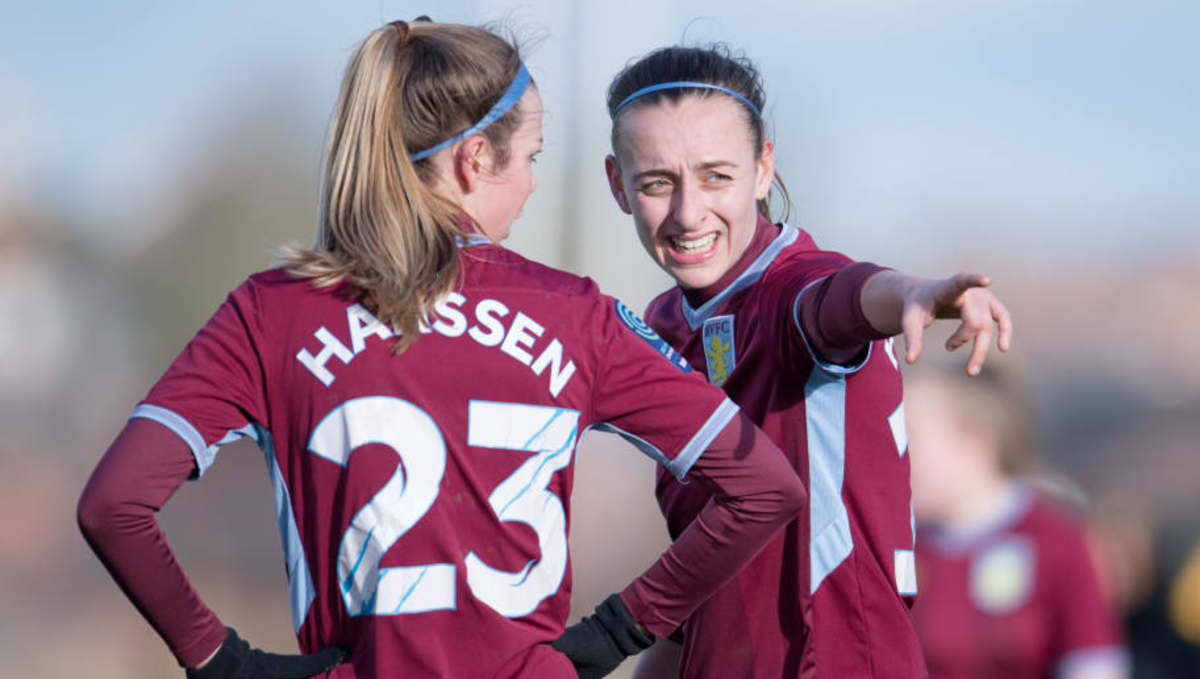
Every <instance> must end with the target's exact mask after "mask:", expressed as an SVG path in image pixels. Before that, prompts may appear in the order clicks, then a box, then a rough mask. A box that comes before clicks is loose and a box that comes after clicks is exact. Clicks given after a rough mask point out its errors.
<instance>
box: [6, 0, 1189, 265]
mask: <svg viewBox="0 0 1200 679" xmlns="http://www.w3.org/2000/svg"><path fill="white" fill-rule="evenodd" d="M7 4H8V5H9V6H8V7H5V8H4V17H5V20H4V22H3V24H2V25H0V88H2V89H3V91H4V101H5V105H4V107H3V109H4V110H3V111H2V112H0V180H3V181H4V182H5V183H6V184H8V186H9V187H10V188H9V191H10V192H11V191H13V190H14V188H13V187H15V191H17V192H19V193H21V194H22V195H24V196H27V197H32V198H33V199H34V200H37V201H40V202H42V203H44V204H47V205H49V206H51V207H49V208H48V209H50V210H52V211H58V212H61V213H62V214H64V215H66V216H68V217H70V218H73V219H74V220H75V221H78V222H81V223H94V224H104V223H121V224H125V225H126V227H127V228H128V237H130V238H136V237H138V236H139V233H140V229H144V228H153V227H150V226H145V225H144V224H143V226H136V225H138V224H139V223H144V222H146V221H147V220H148V218H147V217H146V213H147V211H149V212H153V203H154V196H169V195H170V192H171V190H172V183H173V181H174V179H175V178H176V177H177V173H178V172H179V169H178V168H180V167H187V166H188V163H189V156H190V155H191V154H193V153H194V152H195V151H196V149H197V147H202V146H203V145H204V144H205V143H206V142H207V140H208V139H209V138H210V137H211V135H213V134H214V133H215V132H214V131H215V130H217V129H220V128H221V126H222V125H225V124H227V123H228V121H229V119H230V118H231V117H235V116H237V115H239V111H241V110H243V109H242V108H241V107H242V106H243V104H244V102H243V101H240V100H245V99H252V98H253V97H254V96H257V95H261V93H262V92H264V91H276V90H277V91H280V92H285V93H286V96H287V98H288V99H287V100H288V101H289V102H291V104H292V105H293V110H291V111H290V116H289V117H288V118H287V123H288V124H290V125H295V126H296V130H295V134H296V138H297V143H298V144H300V145H301V146H302V147H303V149H304V150H305V153H308V154H309V155H319V151H320V146H321V141H322V134H323V130H324V125H325V120H326V118H327V116H328V110H329V108H330V106H331V104H332V101H333V97H334V94H335V91H336V87H337V83H338V78H339V75H340V72H341V69H342V67H343V65H344V63H345V60H346V58H347V57H348V55H349V53H350V51H351V49H352V48H353V46H354V44H355V42H356V41H357V40H358V39H359V38H361V36H362V35H364V34H365V33H366V31H368V30H369V29H371V28H372V27H374V26H376V25H378V24H379V23H381V22H382V21H384V20H388V19H392V18H396V17H409V18H411V17H412V16H414V15H416V14H418V13H421V12H422V11H432V10H428V9H422V5H418V4H416V3H397V2H369V3H367V2H362V3H359V2H342V3H331V2H330V3H321V2H312V1H301V2H287V3H283V2H257V3H232V2H207V3H151V2H130V1H121V2H108V3H71V2H54V1H43V2H40V3H7ZM437 5H438V7H439V9H438V10H437V11H436V12H433V13H434V14H435V18H437V19H439V20H456V21H467V22H472V23H478V22H480V21H484V20H489V19H495V18H497V17H505V18H508V19H509V21H510V22H511V23H514V24H515V25H518V26H520V27H523V28H527V29H532V30H534V31H538V32H541V33H542V34H543V35H544V39H543V40H542V41H541V42H540V43H539V45H538V46H537V48H536V49H535V50H534V51H533V52H532V53H531V55H530V56H529V61H530V65H531V68H532V69H533V71H534V74H535V77H538V78H539V82H540V83H541V85H542V88H543V94H544V96H545V98H546V100H547V104H548V107H549V109H550V118H548V123H547V142H548V143H547V156H548V157H547V158H546V163H545V164H543V166H542V168H543V169H542V172H546V171H547V168H546V166H547V165H549V173H550V174H552V175H553V177H552V178H551V181H550V182H549V184H550V185H551V187H552V188H551V191H549V192H547V191H543V192H542V193H541V194H539V195H535V197H534V199H533V201H532V202H531V204H530V207H529V209H527V211H526V213H527V219H531V220H535V221H536V220H538V219H548V218H550V217H548V216H549V215H556V216H562V215H566V216H567V218H568V219H571V215H575V216H576V217H578V218H581V219H583V220H584V221H587V222H588V223H587V224H585V225H584V226H582V227H580V228H582V229H584V231H585V235H584V236H583V241H582V243H583V246H587V244H588V243H590V242H592V241H589V238H592V240H595V239H598V238H601V237H602V234H604V233H605V231H606V230H607V229H609V228H611V227H609V226H607V224H608V223H609V222H614V223H621V220H622V219H623V217H622V216H621V215H620V214H619V213H618V212H616V210H615V209H614V208H611V206H610V205H608V204H609V203H611V200H610V199H609V198H608V197H607V189H606V187H605V186H604V183H603V179H602V177H601V175H600V172H599V167H600V163H601V159H602V157H603V154H604V152H605V145H606V139H607V133H608V130H607V126H606V119H605V117H604V115H603V110H602V107H603V90H604V87H605V86H606V85H607V80H608V78H609V77H611V75H612V74H613V73H615V71H616V70H617V69H618V68H620V66H621V65H623V64H624V63H625V62H626V61H627V60H628V59H629V58H631V57H633V56H636V55H638V54H641V53H643V52H645V51H647V50H649V49H651V48H653V47H654V46H657V45H660V44H664V43H668V42H673V41H676V40H678V39H680V38H681V37H682V38H685V39H687V40H689V41H706V40H712V39H720V40H725V41H728V42H730V43H732V44H734V45H736V46H740V47H744V48H746V49H747V51H748V52H749V53H750V56H751V57H753V58H754V59H755V60H756V61H757V62H758V63H759V64H760V66H761V68H762V70H763V72H764V75H765V78H766V83H767V89H768V96H769V97H770V98H771V100H772V103H771V104H770V106H769V115H770V117H771V119H772V122H773V124H774V128H775V135H776V139H777V143H778V148H779V157H780V160H779V166H780V169H781V172H782V173H783V175H784V176H785V177H786V178H787V180H788V183H789V187H790V188H791V190H792V194H793V198H795V199H796V202H797V208H798V209H797V211H796V214H798V215H799V221H801V222H802V223H803V224H805V225H806V226H808V228H810V229H811V230H813V231H814V232H817V233H820V234H822V242H824V243H826V244H829V245H831V246H833V247H840V248H843V249H853V250H854V251H855V252H857V253H862V254H864V255H873V254H875V253H876V252H879V253H895V254H896V255H897V256H900V257H901V258H904V257H912V258H916V259H920V257H921V254H920V253H921V252H922V251H923V250H925V249H927V248H928V247H931V246H934V245H935V244H936V247H952V246H955V244H958V245H965V246H967V247H980V248H984V249H987V248H990V247H997V248H1002V249H1007V250H1013V251H1016V250H1018V249H1023V248H1029V247H1030V246H1029V243H1031V242H1032V243H1036V244H1037V246H1036V247H1037V248H1038V249H1040V250H1048V251H1055V252H1057V251H1060V250H1061V251H1062V252H1066V253H1070V252H1081V251H1082V252H1095V253H1100V254H1105V253H1107V254H1112V253H1116V252H1124V251H1127V250H1129V249H1131V248H1132V249H1134V250H1135V251H1139V252H1147V253H1150V254H1153V253H1155V252H1165V251H1170V250H1172V249H1176V248H1179V247H1180V246H1181V245H1183V246H1187V247H1192V248H1194V247H1195V246H1196V245H1197V243H1198V242H1200V237H1198V236H1197V235H1196V231H1197V229H1195V228H1194V227H1196V226H1200V191H1197V180H1196V178H1197V177H1198V176H1200V160H1198V158H1200V125H1198V124H1197V122H1196V121H1197V111H1198V110H1200V106H1198V104H1200V101H1198V100H1200V95H1198V94H1197V92H1200V87H1198V86H1197V82H1196V80H1197V76H1196V72H1195V69H1196V65H1197V64H1198V63H1200V58H1198V57H1200V49H1198V48H1197V47H1195V46H1194V40H1193V37H1194V36H1193V35H1192V34H1193V33H1194V28H1195V26H1197V25H1200V4H1198V3H1194V2H1164V1H1155V0H1151V1H1148V2H1113V1H1105V0H1100V1H1095V0H1093V1H1086V2H1085V1H1082V0H1040V1H1036V2H1033V1H1019V0H1010V1H1004V2H1001V1H998V0H975V1H973V2H969V3H962V2H952V1H950V0H931V1H929V2H915V1H910V0H899V1H884V0H878V1H875V0H857V1H853V0H852V1H848V2H838V3H829V2H764V3H740V4H737V5H734V4H731V3H728V2H711V1H704V0H701V1H699V2H697V1H692V2H660V3H657V4H653V5H651V4H647V3H645V2H606V3H587V4H585V3H580V4H578V5H570V4H568V3H559V2H551V1H550V0H542V1H540V2H525V3H506V2H439V3H437ZM426 7H427V6H426ZM734 8H736V9H737V10H739V11H734ZM1189 43H1193V44H1189ZM568 118H569V119H568ZM556 133H557V134H559V135H561V136H558V138H555V134H556ZM314 165H315V163H314ZM313 172H314V175H315V172H316V169H315V166H314V168H313ZM562 177H567V179H562ZM564 181H566V182H575V183H574V184H570V186H567V185H566V184H562V182H564ZM555 182H559V183H558V184H557V186H558V188H557V189H555V188H553V187H554V186H556V184H555ZM545 185H546V184H545V183H544V184H543V186H545ZM572 187H573V188H572ZM564 195H565V196H573V197H574V198H563V197H562V196H564ZM563 200H576V201H578V203H579V206H583V207H577V208H575V209H566V208H563V206H561V205H558V204H557V203H556V201H559V202H561V201H563ZM585 208H586V209H585ZM581 213H586V214H581ZM593 219H594V220H597V221H598V222H599V223H598V224H596V225H595V226H593V225H592V220H593ZM520 228H521V226H520V225H518V233H519V229H520ZM588 229H594V230H595V231H596V233H597V234H600V235H597V236H595V237H592V236H587V235H586V232H587V230H588ZM118 233H120V232H118ZM530 233H531V234H543V233H544V231H541V230H539V229H538V228H536V227H531V228H530ZM110 235H111V234H110ZM545 240H546V239H545V238H543V237H541V236H539V237H538V239H537V244H534V243H533V238H530V241H529V243H530V247H532V248H533V249H534V250H535V254H545V253H549V252H551V251H553V248H552V247H550V246H544V245H543V244H542V243H543V241H545ZM514 242H517V243H520V239H519V237H515V238H514ZM971 243H973V245H972V244H971ZM576 246H577V247H583V246H580V245H579V244H577V245H576ZM539 248H541V249H539ZM585 260H586V257H585ZM585 268H586V267H585Z"/></svg>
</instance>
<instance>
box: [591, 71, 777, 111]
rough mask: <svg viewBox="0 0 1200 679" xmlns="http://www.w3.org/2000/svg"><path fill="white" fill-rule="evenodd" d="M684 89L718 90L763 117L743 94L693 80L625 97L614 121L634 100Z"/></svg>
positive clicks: (640, 91) (619, 105)
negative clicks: (643, 96)
mask: <svg viewBox="0 0 1200 679" xmlns="http://www.w3.org/2000/svg"><path fill="white" fill-rule="evenodd" d="M684 87H699V88H700V89H703V90H717V91H718V92H724V93H725V94H728V95H729V96H731V97H733V98H735V99H737V100H738V101H740V102H742V103H743V104H745V105H747V106H749V107H750V110H751V111H754V115H756V116H758V117H759V118H761V117H762V113H761V112H760V111H759V110H758V107H757V106H755V105H754V104H753V103H751V102H750V100H749V99H747V98H746V97H744V96H742V95H741V94H738V93H737V92H734V91H733V90H731V89H729V88H728V87H721V86H720V85H713V84H712V83H698V82H693V81H691V80H673V81H671V82H669V83H659V84H657V85H651V86H649V87H643V88H642V89H640V90H638V91H637V92H634V93H633V94H631V95H629V96H628V97H625V99H623V100H622V101H621V103H619V104H617V107H616V108H615V109H613V114H612V117H613V120H616V119H617V114H618V113H620V112H621V109H623V108H625V105H626V104H628V103H629V102H631V101H633V100H634V99H637V98H638V97H640V96H642V95H645V94H650V93H651V92H658V91H660V90H674V89H681V88H684Z"/></svg>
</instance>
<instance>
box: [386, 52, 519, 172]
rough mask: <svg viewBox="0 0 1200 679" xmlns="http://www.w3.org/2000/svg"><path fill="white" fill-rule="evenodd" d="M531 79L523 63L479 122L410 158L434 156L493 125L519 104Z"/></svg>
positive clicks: (415, 160)
mask: <svg viewBox="0 0 1200 679" xmlns="http://www.w3.org/2000/svg"><path fill="white" fill-rule="evenodd" d="M530 81H531V78H530V77H529V71H527V70H525V64H521V67H520V68H518V69H517V77H515V78H513V81H512V84H511V85H509V86H508V89H507V90H505V92H504V96H502V97H500V101H497V102H496V104H495V105H494V106H492V108H491V110H489V111H488V112H487V113H485V114H484V116H483V118H480V120H479V122H477V123H475V124H474V125H472V126H471V127H468V128H467V129H465V130H463V131H462V132H459V133H458V134H456V135H454V136H453V137H450V138H449V139H447V140H446V141H444V142H441V143H440V144H434V145H433V146H430V147H429V148H427V149H425V150H424V151H417V152H416V153H414V154H412V155H410V156H409V157H408V159H409V160H410V161H412V162H414V163H415V162H417V161H418V160H424V159H425V158H428V157H429V156H432V155H433V154H435V153H437V152H438V151H441V150H442V149H444V148H447V147H449V146H453V145H454V144H456V143H458V142H459V141H461V140H463V139H466V138H467V137H469V136H471V135H473V134H477V133H479V132H482V131H483V130H484V129H485V128H487V126H488V125H491V124H492V123H494V122H496V121H497V120H499V119H500V118H501V117H503V116H504V114H505V113H508V112H509V111H510V110H511V109H512V107H513V106H516V105H517V102H518V101H520V100H521V96H522V95H524V94H525V90H526V89H527V88H528V87H529V83H530Z"/></svg>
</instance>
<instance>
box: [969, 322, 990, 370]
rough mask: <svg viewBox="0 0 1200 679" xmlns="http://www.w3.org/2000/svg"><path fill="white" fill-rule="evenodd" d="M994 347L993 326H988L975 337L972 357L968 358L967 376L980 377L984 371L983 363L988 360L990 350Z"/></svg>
mask: <svg viewBox="0 0 1200 679" xmlns="http://www.w3.org/2000/svg"><path fill="white" fill-rule="evenodd" d="M991 346H992V326H991V324H988V326H987V327H986V328H985V329H983V330H981V331H979V333H977V334H976V335H975V343H974V344H973V345H971V356H970V357H968V358H967V374H968V375H978V374H979V371H980V370H983V361H984V359H985V358H987V353H988V349H989V348H990V347H991Z"/></svg>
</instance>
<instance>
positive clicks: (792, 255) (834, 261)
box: [764, 227, 854, 281]
mask: <svg viewBox="0 0 1200 679" xmlns="http://www.w3.org/2000/svg"><path fill="white" fill-rule="evenodd" d="M796 230H797V232H798V234H797V236H796V240H795V241H793V242H792V243H791V244H790V245H788V246H787V247H785V248H783V250H781V251H780V252H779V256H778V257H776V258H775V261H774V262H772V263H771V266H769V267H768V268H767V271H766V273H765V275H764V281H766V280H770V281H779V280H785V279H793V278H795V277H796V276H797V275H800V276H803V275H814V274H815V275H816V276H818V277H819V276H823V275H826V274H828V273H832V272H833V271H836V270H838V269H841V268H842V267H844V266H847V265H848V264H853V263H854V260H853V259H851V258H850V257H847V256H846V255H844V254H842V253H840V252H835V251H833V250H822V249H821V248H820V247H819V246H818V245H817V243H816V241H815V240H814V239H813V237H812V236H811V235H810V234H809V233H808V232H807V231H805V230H804V229H800V228H798V227H797V228H796Z"/></svg>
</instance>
